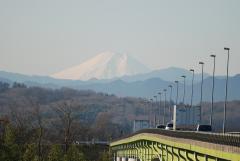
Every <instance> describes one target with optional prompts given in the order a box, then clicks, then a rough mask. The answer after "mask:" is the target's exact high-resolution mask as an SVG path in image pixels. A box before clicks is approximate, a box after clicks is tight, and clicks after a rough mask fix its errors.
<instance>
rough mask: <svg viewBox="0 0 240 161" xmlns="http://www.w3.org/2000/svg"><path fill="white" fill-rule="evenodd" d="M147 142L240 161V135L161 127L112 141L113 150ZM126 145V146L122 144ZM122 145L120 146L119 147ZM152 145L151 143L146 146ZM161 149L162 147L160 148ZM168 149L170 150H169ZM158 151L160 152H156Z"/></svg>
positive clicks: (138, 145)
mask: <svg viewBox="0 0 240 161" xmlns="http://www.w3.org/2000/svg"><path fill="white" fill-rule="evenodd" d="M144 141H150V142H149V143H147V144H155V143H156V144H158V143H159V144H161V147H162V145H163V146H165V147H171V148H172V149H175V150H184V151H188V152H189V153H194V154H195V153H196V154H199V155H208V156H210V157H216V158H219V159H225V160H234V161H240V136H239V135H232V134H224V135H223V134H220V133H199V132H194V131H187V132H186V131H167V130H160V129H145V130H141V131H138V132H136V133H133V134H131V135H129V136H126V137H124V138H121V139H118V140H115V141H113V142H112V143H110V146H111V148H112V149H113V150H116V149H118V150H119V149H120V150H124V149H122V148H123V147H124V148H126V147H128V146H126V145H129V144H130V145H131V146H130V147H132V145H135V148H136V147H141V145H144V144H145V143H139V142H144ZM121 145H124V146H121ZM119 147H120V148H119ZM145 147H149V148H150V147H151V146H150V145H147V146H144V148H145ZM136 149H137V148H136ZM150 149H151V148H150ZM159 151H161V149H159ZM167 151H168V150H167ZM173 151H174V150H173ZM155 153H158V152H155Z"/></svg>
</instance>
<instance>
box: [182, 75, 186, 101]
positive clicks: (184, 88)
mask: <svg viewBox="0 0 240 161" xmlns="http://www.w3.org/2000/svg"><path fill="white" fill-rule="evenodd" d="M181 77H182V78H183V105H184V104H185V95H186V76H185V75H182V76H181Z"/></svg>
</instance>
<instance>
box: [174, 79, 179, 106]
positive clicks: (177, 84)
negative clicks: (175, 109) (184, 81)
mask: <svg viewBox="0 0 240 161" xmlns="http://www.w3.org/2000/svg"><path fill="white" fill-rule="evenodd" d="M175 83H176V85H177V90H176V92H177V94H176V106H177V104H178V83H179V82H178V81H175Z"/></svg>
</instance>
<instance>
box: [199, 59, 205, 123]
mask: <svg viewBox="0 0 240 161" xmlns="http://www.w3.org/2000/svg"><path fill="white" fill-rule="evenodd" d="M199 64H200V65H201V66H202V82H201V98H200V109H199V111H200V114H199V123H201V122H202V96H203V66H204V62H201V61H200V62H199Z"/></svg>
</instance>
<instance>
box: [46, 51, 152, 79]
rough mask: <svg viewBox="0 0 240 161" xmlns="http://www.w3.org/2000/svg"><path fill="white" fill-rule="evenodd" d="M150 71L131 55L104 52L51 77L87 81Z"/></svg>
mask: <svg viewBox="0 0 240 161" xmlns="http://www.w3.org/2000/svg"><path fill="white" fill-rule="evenodd" d="M149 71H150V69H149V68H148V67H146V66H145V65H143V64H142V63H140V62H139V61H137V60H136V59H134V58H133V57H131V56H130V55H129V54H119V53H113V52H104V53H100V54H98V55H97V56H95V57H93V58H91V59H89V60H87V61H85V62H83V63H81V64H80V65H77V66H74V67H71V68H68V69H65V70H63V71H60V72H58V73H55V74H53V75H51V76H52V77H53V78H58V79H71V80H85V81H86V80H89V79H113V78H119V77H122V76H124V75H135V74H139V73H146V72H149Z"/></svg>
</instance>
